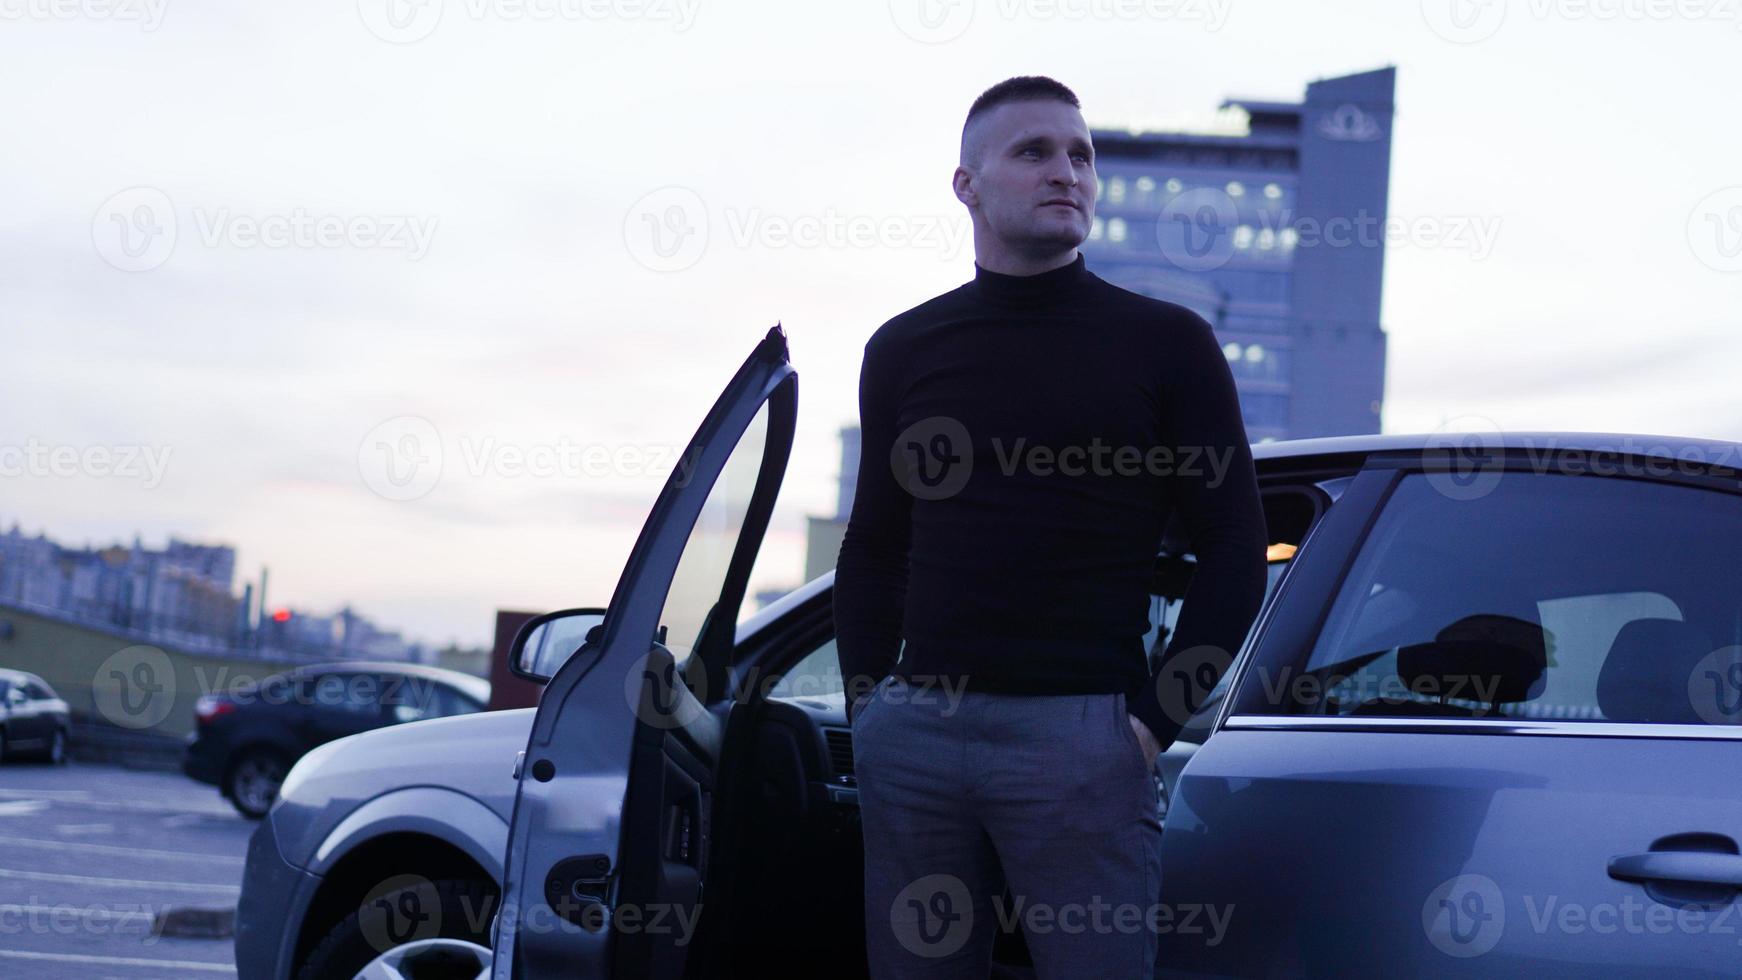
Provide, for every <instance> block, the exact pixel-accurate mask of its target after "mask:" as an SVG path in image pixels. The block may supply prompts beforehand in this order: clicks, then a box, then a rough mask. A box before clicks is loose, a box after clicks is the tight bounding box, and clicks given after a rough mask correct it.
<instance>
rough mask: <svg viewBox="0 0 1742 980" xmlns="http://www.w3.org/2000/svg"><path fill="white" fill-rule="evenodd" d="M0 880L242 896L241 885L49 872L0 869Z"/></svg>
mask: <svg viewBox="0 0 1742 980" xmlns="http://www.w3.org/2000/svg"><path fill="white" fill-rule="evenodd" d="M0 878H15V879H18V880H20V881H58V882H62V883H65V884H72V885H92V886H97V887H103V888H162V889H164V890H166V891H184V892H222V893H223V894H225V895H240V894H242V886H241V885H201V884H196V883H194V882H191V881H141V880H138V879H135V878H96V877H91V876H88V875H63V874H55V873H53V872H49V871H16V870H13V869H12V868H0Z"/></svg>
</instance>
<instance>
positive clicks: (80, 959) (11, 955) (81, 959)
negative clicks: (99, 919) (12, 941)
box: [0, 949, 236, 973]
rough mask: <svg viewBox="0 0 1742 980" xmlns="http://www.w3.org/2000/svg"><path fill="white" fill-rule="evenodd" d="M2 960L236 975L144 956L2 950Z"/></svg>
mask: <svg viewBox="0 0 1742 980" xmlns="http://www.w3.org/2000/svg"><path fill="white" fill-rule="evenodd" d="M0 959H14V960H46V961H48V962H50V963H89V964H92V965H94V966H155V967H159V968H161V969H165V970H204V971H206V972H208V973H235V972H236V968H235V967H233V966H231V965H229V964H228V963H202V962H200V961H198V960H152V959H146V958H144V957H142V956H87V955H84V954H81V953H27V952H25V951H23V950H19V949H0Z"/></svg>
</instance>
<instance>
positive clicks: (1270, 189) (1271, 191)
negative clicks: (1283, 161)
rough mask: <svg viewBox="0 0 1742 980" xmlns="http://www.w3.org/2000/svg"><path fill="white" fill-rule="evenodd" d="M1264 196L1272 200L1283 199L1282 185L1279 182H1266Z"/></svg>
mask: <svg viewBox="0 0 1742 980" xmlns="http://www.w3.org/2000/svg"><path fill="white" fill-rule="evenodd" d="M1264 196H1265V197H1266V198H1269V199H1270V200H1272V201H1277V200H1281V199H1282V187H1281V185H1279V184H1265V185H1264Z"/></svg>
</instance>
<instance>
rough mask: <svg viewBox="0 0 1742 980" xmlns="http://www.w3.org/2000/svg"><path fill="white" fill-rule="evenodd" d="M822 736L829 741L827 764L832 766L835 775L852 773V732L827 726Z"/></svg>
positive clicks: (849, 774)
mask: <svg viewBox="0 0 1742 980" xmlns="http://www.w3.org/2000/svg"><path fill="white" fill-rule="evenodd" d="M823 738H824V739H826V740H827V741H828V743H829V765H830V766H833V767H834V770H835V775H837V776H851V775H853V733H852V732H850V731H847V730H846V729H843V728H827V729H824V730H823Z"/></svg>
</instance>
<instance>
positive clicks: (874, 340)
mask: <svg viewBox="0 0 1742 980" xmlns="http://www.w3.org/2000/svg"><path fill="white" fill-rule="evenodd" d="M884 333H885V332H884V331H879V332H878V333H877V334H874V335H873V336H872V337H871V340H870V341H869V342H868V343H866V345H865V359H864V363H863V364H862V365H861V366H860V369H859V438H860V444H859V476H858V483H857V484H856V487H855V489H854V491H853V512H852V514H851V515H850V516H849V517H848V519H847V531H846V534H845V535H843V537H842V539H841V553H840V556H839V558H838V559H837V560H836V563H835V593H834V614H835V649H836V651H837V652H838V653H839V655H840V660H841V674H842V679H843V682H844V684H845V686H846V692H847V721H848V724H851V723H852V720H853V714H854V712H855V710H856V709H857V705H856V703H855V699H856V698H857V697H860V696H863V695H864V694H865V693H866V692H867V691H869V690H870V688H871V686H872V685H873V684H875V683H876V682H877V681H879V680H881V679H882V678H883V677H884V675H886V674H888V673H889V671H890V669H891V668H892V667H894V666H895V660H896V655H897V654H898V653H899V651H900V649H901V626H902V608H903V605H904V603H905V601H906V598H907V549H908V544H909V542H910V541H911V537H912V536H911V518H912V507H913V497H912V495H910V494H909V493H908V492H907V491H906V490H905V489H903V488H902V487H901V485H900V484H899V483H897V482H896V479H895V471H894V469H893V468H892V467H891V465H890V453H891V450H892V449H893V448H894V444H895V436H896V433H895V421H896V408H897V406H896V397H897V396H896V372H895V363H894V358H893V357H891V356H890V354H889V351H888V349H887V341H888V338H887V337H886V336H885V335H884Z"/></svg>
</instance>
